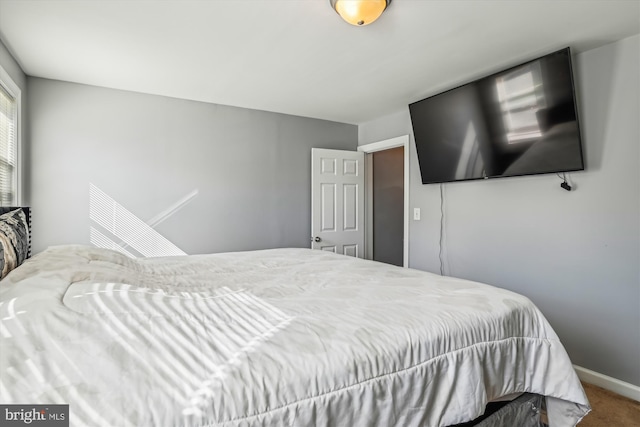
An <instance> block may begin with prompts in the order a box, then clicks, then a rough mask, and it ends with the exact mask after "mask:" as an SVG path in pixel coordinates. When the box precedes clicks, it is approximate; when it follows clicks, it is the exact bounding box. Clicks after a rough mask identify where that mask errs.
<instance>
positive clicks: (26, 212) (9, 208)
mask: <svg viewBox="0 0 640 427" xmlns="http://www.w3.org/2000/svg"><path fill="white" fill-rule="evenodd" d="M15 209H22V211H23V212H24V215H25V216H26V217H27V226H28V227H29V250H28V251H27V258H30V257H31V230H32V228H31V208H30V207H29V206H0V215H2V214H5V213H7V212H11V211H13V210H15Z"/></svg>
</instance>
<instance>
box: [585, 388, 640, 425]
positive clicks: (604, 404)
mask: <svg viewBox="0 0 640 427" xmlns="http://www.w3.org/2000/svg"><path fill="white" fill-rule="evenodd" d="M582 386H583V387H584V391H585V393H587V398H588V399H589V403H590V404H591V412H589V414H588V415H587V416H586V417H584V418H583V419H582V421H581V422H580V423H579V424H578V427H609V426H611V427H638V426H640V402H636V401H635V400H632V399H628V398H626V397H624V396H620V395H619V394H615V393H613V392H611V391H609V390H605V389H603V388H600V387H597V386H595V385H591V384H587V383H582Z"/></svg>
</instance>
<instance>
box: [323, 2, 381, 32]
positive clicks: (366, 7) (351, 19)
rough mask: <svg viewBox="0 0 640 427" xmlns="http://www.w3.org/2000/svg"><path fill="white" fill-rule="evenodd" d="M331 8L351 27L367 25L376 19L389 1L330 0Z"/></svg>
mask: <svg viewBox="0 0 640 427" xmlns="http://www.w3.org/2000/svg"><path fill="white" fill-rule="evenodd" d="M330 1H331V6H333V8H334V9H335V10H336V12H338V14H339V15H340V16H341V17H342V19H344V20H345V21H347V22H348V23H349V24H351V25H359V26H362V25H368V24H371V23H372V22H373V21H375V20H376V19H378V18H379V17H380V15H382V12H384V10H385V9H386V8H387V6H388V5H389V3H391V0H330Z"/></svg>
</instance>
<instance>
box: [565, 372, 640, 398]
mask: <svg viewBox="0 0 640 427" xmlns="http://www.w3.org/2000/svg"><path fill="white" fill-rule="evenodd" d="M573 368H574V369H575V370H576V374H578V378H580V380H581V381H584V382H585V383H589V384H593V385H597V386H598V387H602V388H604V389H605V390H609V391H612V392H614V393H617V394H619V395H621V396H625V397H628V398H629V399H633V400H637V401H638V402H640V387H638V386H637V385H633V384H630V383H627V382H624V381H620V380H618V379H615V378H613V377H609V376H607V375H603V374H600V373H598V372H595V371H592V370H590V369H587V368H583V367H582V366H577V365H573Z"/></svg>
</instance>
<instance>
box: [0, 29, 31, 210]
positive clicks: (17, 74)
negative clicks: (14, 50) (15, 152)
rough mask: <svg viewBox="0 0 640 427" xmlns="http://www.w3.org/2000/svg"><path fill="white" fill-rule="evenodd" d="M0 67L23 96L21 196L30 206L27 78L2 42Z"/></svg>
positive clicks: (0, 43)
mask: <svg viewBox="0 0 640 427" xmlns="http://www.w3.org/2000/svg"><path fill="white" fill-rule="evenodd" d="M0 66H2V68H4V70H5V71H6V72H7V74H9V76H10V77H11V79H12V80H13V82H14V83H15V84H16V85H18V87H19V88H20V92H21V95H22V106H21V107H22V108H21V111H20V114H21V117H20V119H21V120H22V123H21V126H20V132H21V136H20V139H21V141H22V143H21V144H20V145H21V146H20V158H19V162H20V168H19V172H18V173H20V181H21V182H20V189H19V190H18V191H19V192H20V196H21V197H22V200H21V201H22V204H23V205H28V204H29V200H30V195H29V187H30V176H29V170H28V167H27V165H28V164H29V161H30V151H29V120H28V114H27V102H26V100H27V76H26V75H25V74H24V72H23V71H22V68H20V65H19V64H18V62H17V61H16V60H15V58H14V57H13V55H11V52H9V50H8V49H7V47H6V46H5V45H4V44H3V43H2V41H0Z"/></svg>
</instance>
